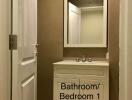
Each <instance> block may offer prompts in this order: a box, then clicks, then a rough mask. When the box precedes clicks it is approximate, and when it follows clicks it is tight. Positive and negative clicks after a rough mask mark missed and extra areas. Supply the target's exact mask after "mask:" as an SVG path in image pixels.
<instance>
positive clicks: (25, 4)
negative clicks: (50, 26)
mask: <svg viewBox="0 0 132 100" xmlns="http://www.w3.org/2000/svg"><path fill="white" fill-rule="evenodd" d="M12 6H13V12H12V14H13V17H12V18H13V19H12V21H13V25H12V26H13V32H12V34H13V35H17V49H16V50H13V51H12V71H13V72H12V74H13V76H12V80H13V84H12V100H37V95H36V94H37V93H36V91H37V88H36V87H37V56H36V52H37V48H36V46H37V0H13V5H12Z"/></svg>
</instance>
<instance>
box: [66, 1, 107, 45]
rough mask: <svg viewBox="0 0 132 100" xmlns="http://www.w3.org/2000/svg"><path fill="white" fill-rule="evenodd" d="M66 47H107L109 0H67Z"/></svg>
mask: <svg viewBox="0 0 132 100" xmlns="http://www.w3.org/2000/svg"><path fill="white" fill-rule="evenodd" d="M64 13H65V14H64V19H65V21H64V31H65V32H64V46H65V47H106V43H107V42H106V40H107V39H106V37H107V0H65V7H64Z"/></svg>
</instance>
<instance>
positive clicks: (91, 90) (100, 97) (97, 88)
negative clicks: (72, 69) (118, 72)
mask: <svg viewBox="0 0 132 100" xmlns="http://www.w3.org/2000/svg"><path fill="white" fill-rule="evenodd" d="M79 83H80V84H81V85H85V86H86V88H85V89H80V94H81V95H87V99H90V100H108V97H107V98H106V94H108V90H107V88H106V82H105V79H104V77H103V76H102V77H98V76H90V75H80V76H79Z"/></svg>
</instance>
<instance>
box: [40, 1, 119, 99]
mask: <svg viewBox="0 0 132 100" xmlns="http://www.w3.org/2000/svg"><path fill="white" fill-rule="evenodd" d="M71 1H72V0H71ZM73 1H74V0H73ZM75 1H76V0H75ZM79 1H80V0H79ZM82 1H84V3H85V4H86V2H87V1H89V0H82ZM90 1H92V0H90ZM95 1H98V0H94V2H95ZM99 1H100V2H101V1H102V0H99ZM107 3H108V6H107V7H108V9H107V10H108V11H107V14H106V16H107V25H106V26H105V28H106V29H107V32H106V34H107V38H106V40H107V41H106V44H107V46H106V47H87V45H86V47H85V46H84V47H79V46H78V47H74V46H73V47H72V46H71V47H64V45H65V44H64V39H65V37H64V33H65V32H64V31H65V26H64V23H65V19H64V16H65V13H64V6H65V5H64V0H38V44H39V45H40V46H39V48H38V52H39V54H38V100H43V99H47V100H52V99H53V63H55V62H58V61H61V60H63V59H73V60H76V58H77V57H80V58H82V57H83V56H85V57H87V58H92V60H105V59H106V54H107V57H108V58H109V68H110V69H109V71H110V73H109V87H110V88H109V97H110V100H118V99H119V20H118V19H119V6H120V3H119V0H116V1H115V0H108V2H107ZM108 52H109V55H108Z"/></svg>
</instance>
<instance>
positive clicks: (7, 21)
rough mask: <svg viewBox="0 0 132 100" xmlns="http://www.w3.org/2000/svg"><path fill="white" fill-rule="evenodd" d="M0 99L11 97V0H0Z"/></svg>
mask: <svg viewBox="0 0 132 100" xmlns="http://www.w3.org/2000/svg"><path fill="white" fill-rule="evenodd" d="M0 22H1V23H0V100H10V98H11V55H10V54H11V53H10V50H9V35H10V33H11V0H0Z"/></svg>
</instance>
